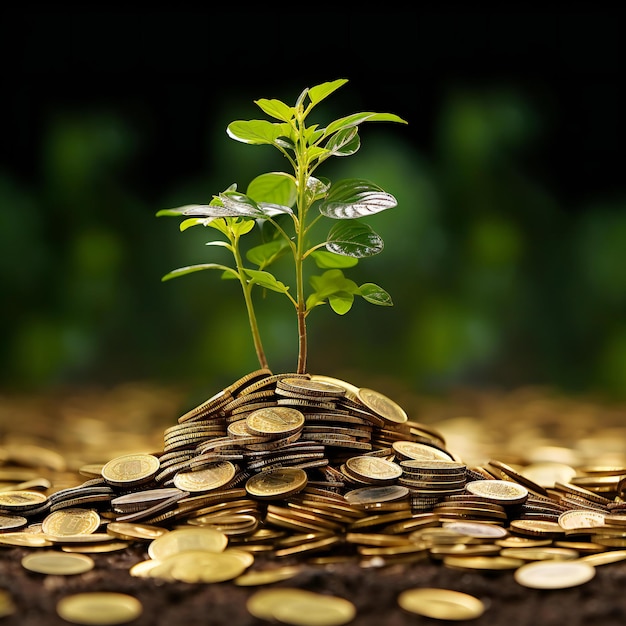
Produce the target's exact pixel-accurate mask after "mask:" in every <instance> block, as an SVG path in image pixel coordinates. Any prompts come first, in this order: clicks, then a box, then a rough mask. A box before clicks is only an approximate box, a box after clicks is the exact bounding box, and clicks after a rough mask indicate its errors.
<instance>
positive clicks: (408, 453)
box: [391, 440, 454, 461]
mask: <svg viewBox="0 0 626 626" xmlns="http://www.w3.org/2000/svg"><path fill="white" fill-rule="evenodd" d="M391 445H392V448H393V451H394V452H395V453H396V455H397V456H398V458H399V459H403V460H409V459H420V460H429V461H436V460H439V461H454V459H453V457H452V455H451V454H449V453H448V452H446V451H445V450H441V449H440V448H437V447H435V446H431V445H428V444H426V443H419V442H417V441H404V440H402V441H394V442H393V443H392V444H391Z"/></svg>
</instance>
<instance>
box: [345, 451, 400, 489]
mask: <svg viewBox="0 0 626 626" xmlns="http://www.w3.org/2000/svg"><path fill="white" fill-rule="evenodd" d="M345 469H346V471H347V472H348V473H349V475H351V476H354V477H356V478H357V479H358V480H362V481H365V482H368V483H375V484H378V485H384V484H389V483H392V482H393V481H395V480H397V479H398V478H400V476H402V468H401V467H400V466H399V465H398V464H397V463H394V462H393V461H388V460H387V459H382V458H378V457H375V456H366V455H362V456H353V457H350V458H349V459H348V460H347V461H346V463H345Z"/></svg>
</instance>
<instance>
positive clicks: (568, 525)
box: [558, 509, 605, 530]
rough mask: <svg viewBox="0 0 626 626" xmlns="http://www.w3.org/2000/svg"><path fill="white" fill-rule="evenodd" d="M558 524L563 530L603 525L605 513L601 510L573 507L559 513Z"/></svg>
mask: <svg viewBox="0 0 626 626" xmlns="http://www.w3.org/2000/svg"><path fill="white" fill-rule="evenodd" d="M558 522H559V526H561V528H563V529H565V530H572V529H574V528H595V527H597V526H604V523H605V514H604V513H602V511H591V510H589V509H575V510H571V511H565V512H564V513H561V515H559V520H558Z"/></svg>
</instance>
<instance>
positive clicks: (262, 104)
mask: <svg viewBox="0 0 626 626" xmlns="http://www.w3.org/2000/svg"><path fill="white" fill-rule="evenodd" d="M254 103H255V104H256V105H257V106H258V107H259V108H260V109H261V110H262V111H263V113H267V114H268V115H269V116H270V117H274V118H276V119H277V120H281V121H283V122H288V121H289V120H291V119H292V118H293V116H294V110H293V108H292V107H290V106H288V105H286V104H285V103H284V102H281V101H280V100H274V99H273V100H266V99H265V98H261V99H259V100H255V101H254Z"/></svg>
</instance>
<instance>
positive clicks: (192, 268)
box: [161, 263, 238, 282]
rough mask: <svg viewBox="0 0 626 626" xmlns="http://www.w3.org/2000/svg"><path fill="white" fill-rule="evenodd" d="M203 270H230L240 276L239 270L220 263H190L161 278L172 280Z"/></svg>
mask: <svg viewBox="0 0 626 626" xmlns="http://www.w3.org/2000/svg"><path fill="white" fill-rule="evenodd" d="M202 270H221V271H223V272H228V273H231V274H234V275H235V276H238V274H237V272H236V271H235V270H234V269H233V268H232V267H228V266H227V265H221V264H220V263H201V264H199V265H188V266H187V267H179V268H178V269H176V270H172V271H171V272H169V273H167V274H165V276H163V278H161V280H162V281H163V282H165V281H166V280H171V279H172V278H178V277H180V276H186V275H187V274H193V273H194V272H200V271H202Z"/></svg>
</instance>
